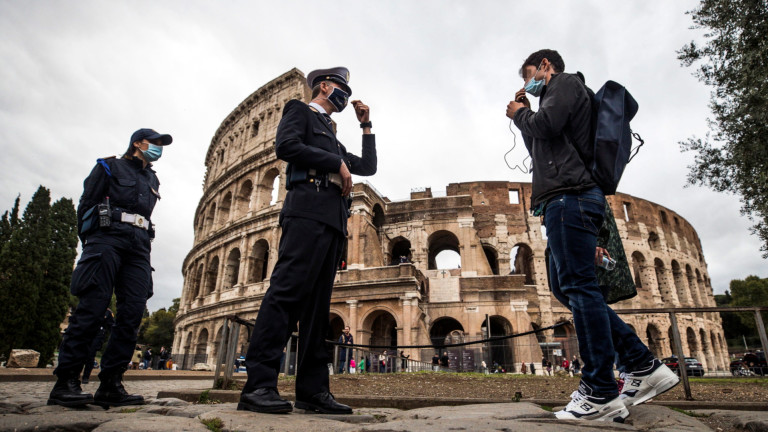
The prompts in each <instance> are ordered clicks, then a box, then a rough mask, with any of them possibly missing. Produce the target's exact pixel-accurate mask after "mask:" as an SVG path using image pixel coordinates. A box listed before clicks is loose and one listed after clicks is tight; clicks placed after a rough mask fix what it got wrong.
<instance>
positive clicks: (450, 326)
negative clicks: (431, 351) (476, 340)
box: [429, 317, 464, 346]
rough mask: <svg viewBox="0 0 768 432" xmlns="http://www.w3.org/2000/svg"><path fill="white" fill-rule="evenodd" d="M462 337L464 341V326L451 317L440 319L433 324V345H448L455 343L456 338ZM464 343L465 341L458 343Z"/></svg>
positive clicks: (430, 336)
mask: <svg viewBox="0 0 768 432" xmlns="http://www.w3.org/2000/svg"><path fill="white" fill-rule="evenodd" d="M459 334H460V335H462V336H461V338H462V339H463V334H464V326H462V325H461V323H460V322H458V321H457V320H455V319H454V318H451V317H443V318H438V319H436V320H435V322H434V323H432V328H431V329H430V330H429V339H430V340H431V341H432V345H434V346H440V345H443V344H446V343H453V339H454V338H455V337H454V336H458V335H459ZM457 342H463V340H460V341H457Z"/></svg>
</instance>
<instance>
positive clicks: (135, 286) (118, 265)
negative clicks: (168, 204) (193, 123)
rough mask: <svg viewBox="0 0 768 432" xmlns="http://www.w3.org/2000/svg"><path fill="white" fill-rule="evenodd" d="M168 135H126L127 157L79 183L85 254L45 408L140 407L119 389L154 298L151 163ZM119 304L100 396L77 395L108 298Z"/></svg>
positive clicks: (105, 162) (106, 162) (107, 162)
mask: <svg viewBox="0 0 768 432" xmlns="http://www.w3.org/2000/svg"><path fill="white" fill-rule="evenodd" d="M172 141H173V138H171V136H170V135H167V134H160V133H157V132H155V131H154V130H152V129H139V130H137V131H136V132H134V133H133V135H131V141H130V143H129V146H128V150H127V151H126V152H125V154H124V155H123V156H122V157H120V158H116V157H111V158H105V159H99V160H98V161H97V163H96V166H95V167H94V168H93V170H92V171H91V174H90V175H89V176H88V178H86V179H85V182H84V189H83V195H82V196H81V197H80V204H79V205H78V208H77V219H78V229H79V235H80V240H81V241H82V243H83V253H82V255H81V256H80V260H79V261H78V262H77V266H76V267H75V270H74V272H73V273H72V285H71V292H72V294H73V295H76V296H78V297H79V299H80V301H79V303H78V305H77V308H76V309H75V311H74V312H73V313H72V316H71V317H70V318H69V327H67V330H66V332H65V333H64V337H63V339H62V342H61V346H60V348H59V363H58V367H57V368H56V369H55V370H54V374H55V375H56V376H57V377H58V380H57V381H56V384H55V385H54V387H53V390H52V391H51V394H50V398H49V399H48V404H49V405H52V404H58V405H63V406H69V407H74V406H81V405H85V404H89V403H94V402H95V403H96V404H98V405H101V406H103V407H105V408H106V407H109V406H123V405H138V404H143V403H144V398H143V397H142V396H140V395H131V394H128V393H127V392H126V391H125V388H124V387H123V384H122V377H123V372H125V370H126V369H127V367H128V363H129V362H130V361H131V356H132V355H133V349H134V347H135V346H136V337H137V333H138V329H139V324H141V318H142V315H143V313H144V309H145V308H146V304H147V299H148V298H150V297H152V294H153V291H152V267H151V266H150V261H149V253H150V249H151V246H150V240H151V239H152V237H154V230H153V229H152V223H151V222H150V217H151V216H152V209H153V208H154V207H155V203H156V202H157V200H158V199H159V198H160V194H159V193H158V189H159V186H160V182H159V181H158V180H157V176H156V175H155V171H154V170H153V169H152V162H154V161H156V160H157V159H159V158H160V156H161V155H162V153H163V146H165V145H168V144H170V143H171V142H172ZM113 290H114V294H115V296H116V298H117V314H116V315H117V318H116V320H115V325H114V326H113V328H112V334H111V335H110V337H109V342H108V343H107V347H106V349H105V350H104V355H103V356H102V358H101V372H100V373H99V380H100V381H101V383H100V385H99V388H98V389H97V390H96V393H95V394H94V395H91V394H90V393H85V392H83V391H82V389H81V387H80V381H79V380H78V378H79V376H80V371H81V370H82V368H83V364H84V363H85V362H86V361H87V360H88V359H87V356H88V351H89V350H88V348H89V346H90V344H91V341H93V339H94V338H95V337H96V335H97V332H98V330H99V327H100V324H101V322H102V319H103V317H104V313H105V311H106V310H107V307H108V306H109V302H110V300H111V298H112V293H113Z"/></svg>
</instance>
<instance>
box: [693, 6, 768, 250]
mask: <svg viewBox="0 0 768 432" xmlns="http://www.w3.org/2000/svg"><path fill="white" fill-rule="evenodd" d="M688 14H689V15H691V16H692V18H693V22H694V28H697V29H705V31H706V33H705V34H704V37H705V38H706V42H705V43H704V45H698V44H697V43H696V42H695V41H694V42H691V43H689V44H687V45H685V46H684V47H683V48H682V49H681V50H680V51H678V59H679V60H680V61H681V63H682V65H683V66H686V67H689V66H691V65H693V64H694V63H696V64H698V68H697V69H696V72H695V73H694V76H696V77H697V78H698V79H699V80H700V81H702V82H704V83H705V84H706V85H708V86H711V87H713V90H712V93H711V98H710V109H711V110H712V113H713V115H714V120H710V121H709V129H710V131H709V132H708V133H707V135H706V138H704V139H702V138H697V137H692V138H689V139H688V140H687V141H684V142H681V143H680V146H681V148H682V150H683V151H691V152H694V153H696V155H695V159H694V163H693V165H692V166H691V167H690V169H691V170H690V172H689V174H688V182H689V183H690V184H698V185H704V186H708V187H710V188H712V189H714V190H716V191H718V192H731V193H734V194H737V195H739V196H740V197H741V199H742V204H743V205H742V208H741V212H742V214H744V215H747V217H749V219H750V220H751V221H752V222H754V223H755V224H754V225H753V226H752V228H751V231H752V233H753V234H756V235H757V236H758V237H759V238H760V240H761V242H762V246H761V247H760V250H761V251H763V258H768V220H767V218H768V151H766V149H768V80H766V76H768V38H766V35H767V34H768V2H766V1H765V0H701V3H700V4H699V6H698V7H697V8H696V9H694V10H692V11H689V12H688Z"/></svg>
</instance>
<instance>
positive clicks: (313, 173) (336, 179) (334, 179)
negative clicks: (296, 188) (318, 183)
mask: <svg viewBox="0 0 768 432" xmlns="http://www.w3.org/2000/svg"><path fill="white" fill-rule="evenodd" d="M307 173H308V174H309V176H310V177H314V178H315V179H322V180H325V179H328V181H329V182H331V183H333V184H335V185H336V186H338V187H339V188H340V189H344V187H342V182H341V175H339V174H336V173H327V174H318V172H317V170H316V169H314V168H310V169H309V171H307Z"/></svg>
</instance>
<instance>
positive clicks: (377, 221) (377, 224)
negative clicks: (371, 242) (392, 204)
mask: <svg viewBox="0 0 768 432" xmlns="http://www.w3.org/2000/svg"><path fill="white" fill-rule="evenodd" d="M384 221H385V217H384V210H382V208H381V206H380V205H379V204H374V205H373V226H374V228H376V235H379V234H380V231H381V227H382V226H383V225H384Z"/></svg>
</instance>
